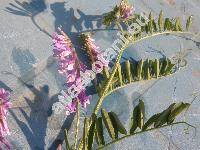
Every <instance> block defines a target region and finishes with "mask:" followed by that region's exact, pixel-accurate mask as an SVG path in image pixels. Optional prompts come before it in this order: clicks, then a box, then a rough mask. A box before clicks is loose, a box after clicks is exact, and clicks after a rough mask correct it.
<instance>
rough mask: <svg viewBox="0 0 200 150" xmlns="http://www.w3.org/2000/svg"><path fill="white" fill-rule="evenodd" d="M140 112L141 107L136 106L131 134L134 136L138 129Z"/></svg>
mask: <svg viewBox="0 0 200 150" xmlns="http://www.w3.org/2000/svg"><path fill="white" fill-rule="evenodd" d="M138 111H139V106H136V107H135V108H134V110H133V113H132V116H131V127H130V134H133V133H134V132H135V130H136V129H137V127H138Z"/></svg>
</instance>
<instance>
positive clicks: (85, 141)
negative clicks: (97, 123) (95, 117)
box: [83, 118, 89, 150]
mask: <svg viewBox="0 0 200 150" xmlns="http://www.w3.org/2000/svg"><path fill="white" fill-rule="evenodd" d="M88 128H89V118H85V120H84V129H83V149H84V150H87V138H88Z"/></svg>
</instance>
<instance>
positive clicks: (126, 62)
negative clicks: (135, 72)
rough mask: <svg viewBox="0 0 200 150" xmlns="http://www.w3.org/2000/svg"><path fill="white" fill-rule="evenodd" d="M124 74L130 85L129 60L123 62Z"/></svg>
mask: <svg viewBox="0 0 200 150" xmlns="http://www.w3.org/2000/svg"><path fill="white" fill-rule="evenodd" d="M125 69H126V70H125V72H126V77H127V79H128V82H129V83H131V81H132V75H131V67H130V62H129V60H127V61H125Z"/></svg>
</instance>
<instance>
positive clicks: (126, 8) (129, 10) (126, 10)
mask: <svg viewBox="0 0 200 150" xmlns="http://www.w3.org/2000/svg"><path fill="white" fill-rule="evenodd" d="M119 10H120V17H121V18H122V19H127V18H129V17H130V16H132V15H133V12H134V8H133V6H131V5H129V4H128V3H127V1H125V0H122V1H121V3H120V5H119Z"/></svg>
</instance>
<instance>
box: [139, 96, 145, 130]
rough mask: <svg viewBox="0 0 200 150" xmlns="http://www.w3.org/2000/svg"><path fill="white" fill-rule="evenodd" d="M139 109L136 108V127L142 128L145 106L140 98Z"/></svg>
mask: <svg viewBox="0 0 200 150" xmlns="http://www.w3.org/2000/svg"><path fill="white" fill-rule="evenodd" d="M138 107H139V110H138V127H139V128H140V129H142V127H143V125H144V118H145V107H144V102H143V101H142V100H140V101H139V105H138Z"/></svg>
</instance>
